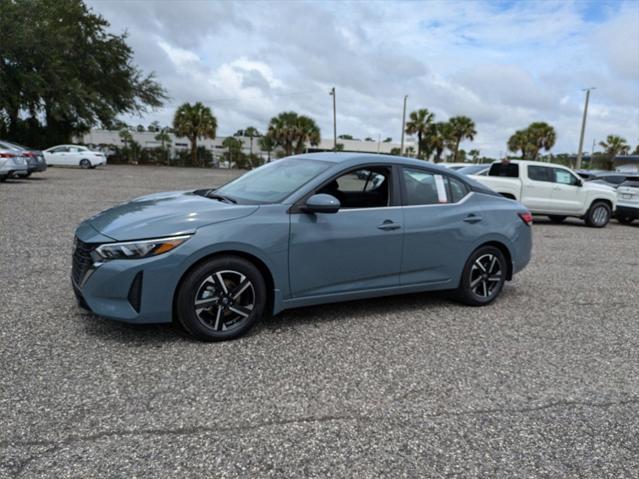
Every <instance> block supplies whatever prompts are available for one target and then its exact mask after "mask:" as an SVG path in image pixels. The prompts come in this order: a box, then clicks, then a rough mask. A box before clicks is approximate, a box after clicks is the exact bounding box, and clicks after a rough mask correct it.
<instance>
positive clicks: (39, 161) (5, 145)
mask: <svg viewBox="0 0 639 479" xmlns="http://www.w3.org/2000/svg"><path fill="white" fill-rule="evenodd" d="M0 149H4V150H13V151H15V152H19V154H20V156H22V157H23V158H26V160H27V172H26V173H22V172H18V173H15V174H14V176H27V177H28V176H31V174H32V173H36V172H42V171H46V169H47V163H46V161H45V160H44V155H43V154H42V152H41V151H40V150H34V149H33V148H29V147H27V146H22V145H18V144H17V143H12V142H9V141H5V140H0Z"/></svg>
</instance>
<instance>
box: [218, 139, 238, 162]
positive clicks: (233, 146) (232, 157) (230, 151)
mask: <svg viewBox="0 0 639 479" xmlns="http://www.w3.org/2000/svg"><path fill="white" fill-rule="evenodd" d="M222 146H223V147H225V148H226V149H227V160H228V162H229V165H230V163H231V162H233V161H235V165H236V166H237V167H238V168H239V167H241V165H239V164H238V163H240V161H239V160H240V157H241V156H242V140H239V139H237V138H235V137H233V136H227V137H226V138H224V141H223V142H222Z"/></svg>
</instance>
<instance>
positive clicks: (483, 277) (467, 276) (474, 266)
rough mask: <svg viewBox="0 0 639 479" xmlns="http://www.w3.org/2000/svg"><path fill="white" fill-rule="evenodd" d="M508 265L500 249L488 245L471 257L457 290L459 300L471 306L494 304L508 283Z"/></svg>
mask: <svg viewBox="0 0 639 479" xmlns="http://www.w3.org/2000/svg"><path fill="white" fill-rule="evenodd" d="M507 271H508V269H507V264H506V258H505V257H504V254H503V253H502V252H501V251H500V250H499V248H497V247H495V246H492V245H486V246H482V247H480V248H478V249H476V250H475V251H474V252H473V254H471V255H470V258H468V261H466V266H465V267H464V271H463V273H462V278H461V281H460V283H459V288H457V291H456V293H457V294H456V296H457V298H458V299H459V300H460V301H461V302H463V303H465V304H468V305H470V306H484V305H486V304H489V303H492V302H493V301H494V300H495V299H496V298H497V296H499V293H500V292H501V290H502V288H503V287H504V282H505V281H506V274H507Z"/></svg>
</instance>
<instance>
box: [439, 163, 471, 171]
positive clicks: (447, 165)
mask: <svg viewBox="0 0 639 479" xmlns="http://www.w3.org/2000/svg"><path fill="white" fill-rule="evenodd" d="M438 164H439V165H441V166H443V167H445V168H450V169H451V170H459V169H461V168H464V167H466V166H468V165H469V164H470V163H438Z"/></svg>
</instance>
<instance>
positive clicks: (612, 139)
mask: <svg viewBox="0 0 639 479" xmlns="http://www.w3.org/2000/svg"><path fill="white" fill-rule="evenodd" d="M599 146H601V147H602V148H603V149H604V150H605V151H604V155H605V158H606V160H605V162H606V169H607V170H612V169H614V167H615V157H616V156H617V155H627V154H628V152H629V151H630V145H628V143H627V142H626V139H625V138H622V137H621V136H618V135H608V136H607V137H606V141H602V142H600V143H599Z"/></svg>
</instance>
